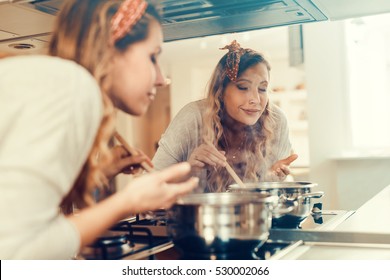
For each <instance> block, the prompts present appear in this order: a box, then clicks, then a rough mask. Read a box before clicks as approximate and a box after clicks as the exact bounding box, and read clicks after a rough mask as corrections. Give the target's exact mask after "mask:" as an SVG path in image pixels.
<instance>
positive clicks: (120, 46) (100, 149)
mask: <svg viewBox="0 0 390 280" xmlns="http://www.w3.org/2000/svg"><path fill="white" fill-rule="evenodd" d="M122 2H123V1H118V0H82V1H80V0H69V1H65V3H64V5H63V6H62V8H61V10H60V12H59V14H58V16H57V21H56V24H55V28H54V31H53V35H52V38H51V41H50V44H49V54H50V55H53V56H58V57H61V58H64V59H69V60H73V61H75V62H77V63H78V64H80V65H81V66H83V67H85V68H86V69H87V70H88V71H89V72H90V73H91V74H92V75H93V76H94V77H95V79H96V81H97V82H98V84H99V86H100V88H101V94H102V100H103V106H104V113H103V118H102V121H101V125H100V127H99V130H98V132H97V136H96V138H95V141H94V144H93V146H92V149H91V151H90V153H89V156H88V160H87V161H86V163H85V164H84V166H83V169H82V171H81V172H80V174H79V176H78V178H77V180H76V182H75V184H74V186H73V188H72V190H71V191H70V193H69V194H68V195H67V197H65V198H64V200H63V201H62V204H61V206H62V209H63V210H64V212H70V211H69V210H70V208H71V205H72V204H73V205H76V206H77V207H79V208H82V207H84V206H86V205H90V204H92V203H93V202H94V200H93V192H94V191H95V189H96V187H100V188H103V189H104V188H107V187H108V184H107V179H106V177H105V175H104V173H103V171H102V170H103V168H104V166H107V164H109V163H110V162H111V153H110V149H109V147H108V143H109V141H110V139H111V138H112V135H113V131H114V126H115V114H114V113H115V112H114V106H113V103H112V101H111V100H110V98H109V95H108V93H109V89H110V85H111V81H110V75H109V73H110V71H111V67H112V59H113V56H114V54H115V53H118V52H120V53H121V52H124V51H125V50H126V49H127V48H128V47H129V45H131V44H132V43H134V42H138V41H142V40H144V39H146V38H147V36H148V31H149V26H150V22H151V21H152V20H156V21H157V22H160V21H161V18H160V16H159V14H158V13H157V11H156V10H155V9H154V7H153V6H151V5H148V7H147V9H146V12H145V14H144V15H143V16H142V17H141V19H140V20H138V22H137V23H136V24H135V25H134V27H132V29H131V30H130V31H129V32H128V33H127V34H126V35H125V36H124V37H123V38H121V39H119V40H118V41H116V42H115V44H114V46H112V45H110V37H111V30H110V28H111V26H110V21H111V18H112V17H113V15H114V14H115V13H116V12H117V10H118V8H119V6H120V4H121V3H122Z"/></svg>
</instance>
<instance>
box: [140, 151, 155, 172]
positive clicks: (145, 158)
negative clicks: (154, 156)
mask: <svg viewBox="0 0 390 280" xmlns="http://www.w3.org/2000/svg"><path fill="white" fill-rule="evenodd" d="M137 151H138V153H139V154H140V155H143V156H144V160H143V161H145V162H146V163H147V164H148V165H149V166H150V167H152V168H153V167H154V165H153V163H152V160H151V159H150V158H149V157H148V156H147V155H146V154H145V153H144V152H143V151H142V150H140V149H137Z"/></svg>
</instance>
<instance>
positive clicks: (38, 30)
mask: <svg viewBox="0 0 390 280" xmlns="http://www.w3.org/2000/svg"><path fill="white" fill-rule="evenodd" d="M62 2H63V0H36V1H32V0H30V1H29V0H0V51H3V52H10V51H14V52H42V51H43V50H44V48H45V46H46V42H47V41H48V40H49V38H50V32H51V28H52V26H53V23H54V19H55V14H56V13H57V11H58V9H59V8H60V6H61V4H62ZM152 2H153V3H154V4H155V6H156V7H157V8H158V9H159V10H161V11H162V14H163V31H164V38H165V41H166V42H172V41H177V40H179V41H181V42H183V43H182V44H175V43H167V44H166V46H167V53H169V52H170V49H174V47H173V46H176V45H181V46H182V47H184V48H185V51H183V53H187V52H189V53H191V52H192V51H193V48H194V47H196V48H198V47H199V45H201V49H202V50H204V51H206V50H207V47H205V45H206V44H207V43H206V41H205V39H202V38H204V37H205V36H211V35H216V34H227V33H232V32H239V34H240V36H244V37H245V36H247V35H242V34H246V32H248V31H250V30H259V29H267V28H271V27H272V29H274V28H275V27H278V26H286V25H295V24H298V23H309V22H315V21H323V20H337V19H343V18H347V17H355V16H361V15H368V14H374V13H385V12H390V1H389V0H343V1H339V0H229V1H227V0H191V1H190V0H160V1H157V0H154V1H152ZM254 36H255V35H254ZM217 37H218V36H217ZM225 37H229V35H226V36H225ZM225 37H224V36H222V39H220V37H218V38H219V39H211V40H222V41H224V40H225V41H226V40H227V41H228V40H229V38H228V39H226V38H225ZM190 38H197V39H192V40H189V42H187V43H186V42H184V41H183V39H190ZM224 38H225V39H224ZM273 39H275V40H276V41H277V39H276V38H273ZM194 42H196V44H194ZM263 42H264V41H263ZM221 43H222V44H223V42H221ZM221 43H218V44H215V45H218V46H220V45H221ZM17 44H19V45H17ZM15 45H16V46H17V47H19V48H15ZM170 46H172V47H170ZM11 47H13V48H11ZM29 47H31V48H29ZM173 52H174V51H173Z"/></svg>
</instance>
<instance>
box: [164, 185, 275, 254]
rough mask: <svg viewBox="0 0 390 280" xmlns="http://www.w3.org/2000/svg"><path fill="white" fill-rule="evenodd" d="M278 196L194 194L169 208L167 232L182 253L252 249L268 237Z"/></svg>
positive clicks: (219, 252) (216, 252) (215, 252)
mask: <svg viewBox="0 0 390 280" xmlns="http://www.w3.org/2000/svg"><path fill="white" fill-rule="evenodd" d="M277 202H278V197H277V196H272V195H269V194H263V193H257V194H252V193H194V194H189V195H186V196H184V197H182V198H180V199H179V200H178V201H177V202H176V203H175V204H174V205H173V206H172V207H171V208H170V209H169V210H168V220H167V231H168V234H169V235H170V236H171V238H172V240H173V242H174V244H175V246H176V247H178V248H180V249H181V250H182V251H184V252H191V253H199V254H224V253H234V252H240V251H241V252H243V251H248V252H251V251H252V250H253V249H255V248H256V247H258V246H261V245H262V244H263V243H264V242H265V241H266V240H267V238H268V235H269V229H270V227H271V221H272V210H273V208H274V207H275V205H277Z"/></svg>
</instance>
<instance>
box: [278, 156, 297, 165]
mask: <svg viewBox="0 0 390 280" xmlns="http://www.w3.org/2000/svg"><path fill="white" fill-rule="evenodd" d="M297 158H298V155H297V154H292V155H290V156H289V157H287V158H285V159H282V160H280V161H279V162H280V163H282V164H285V165H290V164H291V163H292V162H293V161H294V160H296V159H297Z"/></svg>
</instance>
